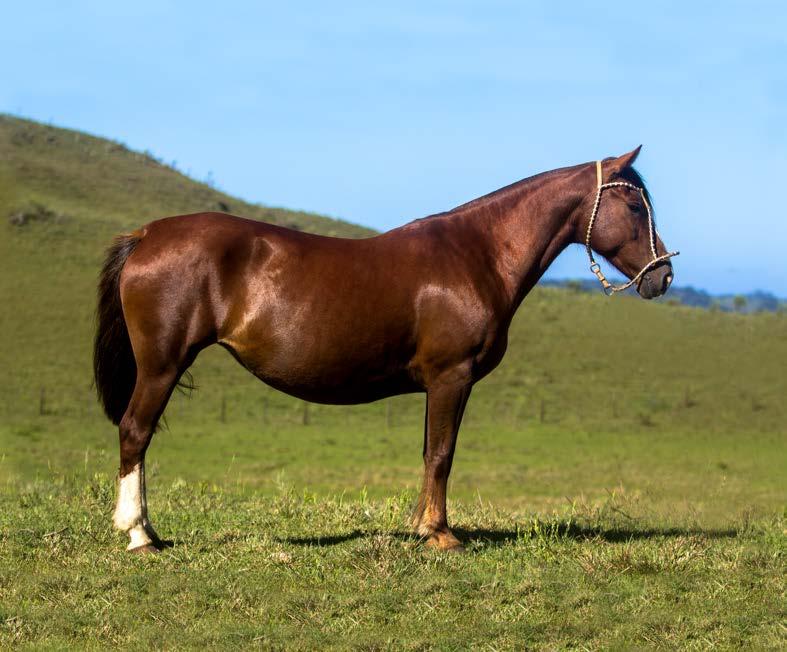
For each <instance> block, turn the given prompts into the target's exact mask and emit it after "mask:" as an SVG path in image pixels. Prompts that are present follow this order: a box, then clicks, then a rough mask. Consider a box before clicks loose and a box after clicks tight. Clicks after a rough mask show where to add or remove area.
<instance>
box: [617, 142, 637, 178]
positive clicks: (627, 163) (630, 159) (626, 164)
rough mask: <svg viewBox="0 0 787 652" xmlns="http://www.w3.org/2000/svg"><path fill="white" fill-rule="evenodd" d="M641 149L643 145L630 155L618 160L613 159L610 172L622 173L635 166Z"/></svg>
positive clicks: (619, 157)
mask: <svg viewBox="0 0 787 652" xmlns="http://www.w3.org/2000/svg"><path fill="white" fill-rule="evenodd" d="M641 149H642V145H639V146H638V147H636V148H634V149H632V150H631V151H630V152H629V153H628V154H623V156H618V157H617V158H616V159H613V160H612V162H611V163H610V166H609V169H610V172H613V173H615V172H622V171H623V170H625V169H626V168H630V167H631V166H632V165H634V161H636V160H637V156H639V151H640V150H641Z"/></svg>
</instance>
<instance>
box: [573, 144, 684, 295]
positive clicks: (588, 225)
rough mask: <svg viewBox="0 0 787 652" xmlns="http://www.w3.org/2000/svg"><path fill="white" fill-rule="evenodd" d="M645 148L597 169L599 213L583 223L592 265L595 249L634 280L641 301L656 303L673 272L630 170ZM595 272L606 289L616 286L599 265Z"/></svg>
mask: <svg viewBox="0 0 787 652" xmlns="http://www.w3.org/2000/svg"><path fill="white" fill-rule="evenodd" d="M641 147H642V146H641V145H640V147H637V148H636V149H635V150H633V151H631V152H629V153H628V154H624V155H623V156H619V157H618V158H611V159H604V161H602V162H601V163H600V165H599V164H597V165H596V185H597V194H596V196H595V197H596V199H595V203H596V206H595V211H594V209H591V212H590V214H589V215H588V216H587V217H585V219H584V220H583V221H581V222H580V224H582V234H581V236H582V240H583V242H584V243H585V245H586V247H587V248H588V256H589V257H590V260H591V262H594V260H593V255H592V251H591V247H592V250H593V251H596V252H598V253H599V254H601V255H602V256H604V258H606V259H607V260H608V261H609V262H610V263H612V264H613V265H614V266H615V267H616V268H617V269H618V270H619V271H620V272H622V273H623V274H625V275H626V276H627V277H628V278H629V279H631V280H633V284H634V285H636V288H637V292H639V294H640V296H641V297H643V298H645V299H653V298H655V297H658V296H661V295H662V294H664V293H665V292H666V291H667V288H669V286H670V283H672V278H673V272H672V264H671V263H670V261H669V255H670V254H668V252H667V249H666V248H665V247H664V243H663V242H662V241H661V238H660V237H659V235H658V233H657V232H656V226H655V224H654V222H653V215H652V208H651V204H650V196H649V195H648V191H647V189H646V188H645V185H644V183H643V181H642V177H640V176H639V174H638V173H637V171H636V170H635V169H634V168H633V167H632V165H633V163H634V160H635V159H636V158H637V155H638V154H639V151H640V148H641ZM583 203H584V202H583ZM591 269H592V271H594V272H595V273H596V275H597V276H598V277H599V280H601V282H602V284H603V285H604V289H605V291H607V290H609V289H611V288H612V286H611V285H610V284H609V283H608V282H607V281H606V279H605V278H604V276H603V273H601V272H600V271H599V268H598V266H596V265H594V267H591Z"/></svg>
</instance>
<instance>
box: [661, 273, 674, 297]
mask: <svg viewBox="0 0 787 652" xmlns="http://www.w3.org/2000/svg"><path fill="white" fill-rule="evenodd" d="M671 284H672V272H668V273H667V274H665V275H664V287H663V288H662V290H663V291H664V292H666V291H667V288H668V287H669V286H670V285H671Z"/></svg>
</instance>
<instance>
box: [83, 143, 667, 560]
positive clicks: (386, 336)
mask: <svg viewBox="0 0 787 652" xmlns="http://www.w3.org/2000/svg"><path fill="white" fill-rule="evenodd" d="M638 153H639V148H637V149H636V150H634V151H632V152H630V153H628V154H625V155H623V156H620V157H618V158H608V159H604V161H602V162H601V163H600V164H596V163H586V164H583V165H577V166H574V167H568V168H562V169H559V170H553V171H551V172H545V173H543V174H538V175H536V176H534V177H531V178H529V179H525V180H523V181H520V182H518V183H514V184H512V185H510V186H507V187H505V188H502V189H500V190H497V191H496V192H493V193H491V194H489V195H486V196H484V197H481V198H480V199H476V200H474V201H471V202H470V203H468V204H464V205H463V206H459V207H458V208H455V209H454V210H452V211H449V212H447V213H441V214H438V215H433V216H431V217H428V218H425V219H420V220H416V221H414V222H411V223H409V224H406V225H404V226H402V227H400V228H397V229H393V230H392V231H389V232H387V233H383V234H381V235H378V236H374V237H370V238H366V239H361V240H352V239H344V238H330V237H322V236H318V235H312V234H308V233H303V232H299V231H294V230H290V229H286V228H282V227H280V226H274V225H272V224H265V223H262V222H257V221H253V220H247V219H242V218H239V217H233V216H231V215H225V214H221V213H197V214H194V215H181V216H177V217H169V218H166V219H161V220H157V221H155V222H151V223H150V224H147V225H146V226H143V227H142V228H140V229H138V230H137V231H135V232H133V233H131V234H128V235H122V236H119V237H118V238H117V239H116V241H115V244H114V245H113V246H112V247H111V248H110V249H109V252H108V256H107V259H106V262H105V264H104V268H103V272H102V274H101V279H100V284H99V293H98V295H99V303H98V332H97V334H96V340H95V356H94V371H95V379H96V387H97V390H98V395H99V398H100V400H101V401H102V403H103V406H104V409H105V411H106V413H107V415H108V416H109V418H110V419H111V420H112V422H113V423H114V424H117V425H119V430H120V476H119V483H118V502H117V509H116V510H115V514H114V524H115V527H117V528H118V529H120V530H122V531H124V532H127V533H128V535H129V537H130V543H129V545H128V549H129V550H135V551H146V552H154V551H156V550H157V549H160V548H161V546H162V545H163V544H162V541H161V540H160V539H159V538H158V536H157V535H156V532H155V530H154V529H153V527H152V526H151V524H150V521H149V520H148V511H147V500H146V496H145V451H146V450H147V448H148V445H149V444H150V440H151V437H152V436H153V433H154V431H155V428H156V424H157V421H158V419H159V417H160V416H161V414H162V412H163V411H164V407H165V406H166V404H167V401H168V399H169V397H170V395H171V394H172V391H173V389H174V388H175V386H176V385H177V384H178V382H179V380H180V377H181V375H182V374H183V373H184V372H185V371H186V370H187V369H188V367H189V366H190V365H191V364H192V362H193V361H194V359H195V357H196V356H197V354H198V353H199V352H200V351H201V350H202V349H204V348H205V347H207V346H209V345H211V344H216V343H218V344H220V345H221V346H223V347H225V348H226V349H228V350H229V351H230V352H231V353H232V355H233V356H234V357H235V358H236V359H237V360H238V362H240V363H241V364H242V365H243V366H244V367H246V368H247V369H248V370H249V371H251V373H253V374H254V375H255V376H257V377H258V378H259V379H260V380H262V381H263V382H265V383H267V384H268V385H270V386H272V387H275V388H276V389H279V390H281V391H283V392H286V393H287V394H290V395H292V396H296V397H298V398H301V399H304V400H307V401H315V402H319V403H331V404H356V403H365V402H369V401H375V400H377V399H381V398H383V397H387V396H393V395H396V394H403V393H409V392H425V393H426V424H425V433H424V447H423V458H424V477H423V486H422V489H421V493H420V497H419V499H418V503H417V507H416V510H415V514H414V517H413V526H414V528H415V530H416V532H417V533H418V534H419V535H420V536H422V537H424V538H425V540H426V542H427V544H428V545H432V546H436V547H438V548H441V549H452V548H457V549H461V544H460V542H459V540H458V539H457V538H456V537H455V536H454V535H453V533H452V532H451V530H450V529H449V527H448V519H447V515H446V482H447V480H448V474H449V473H450V471H451V462H452V458H453V455H454V448H455V446H456V437H457V432H458V430H459V425H460V423H461V420H462V413H463V411H464V408H465V404H466V403H467V399H468V397H469V396H470V391H471V389H472V387H473V385H474V383H476V382H477V381H478V380H480V379H481V378H483V377H484V376H486V375H487V374H488V373H489V372H490V371H492V370H493V369H494V368H495V367H496V366H497V365H498V364H499V363H500V360H501V359H502V357H503V354H504V353H505V350H506V345H507V336H508V328H509V325H510V324H511V319H512V318H513V316H514V313H515V311H516V310H517V308H518V307H519V304H520V303H521V302H522V299H523V298H524V297H525V295H526V294H527V293H528V292H529V291H530V290H531V288H532V287H533V286H534V285H535V284H536V283H537V282H538V280H539V279H540V278H541V276H542V274H543V273H544V272H545V271H546V269H547V267H549V265H550V263H551V262H552V261H553V260H554V259H555V258H556V257H557V255H558V254H559V253H560V252H561V251H563V250H564V249H565V248H566V247H567V246H568V245H569V244H570V243H574V242H578V243H584V242H585V237H586V236H587V239H588V241H589V244H591V245H592V249H593V250H594V251H596V252H598V253H599V254H601V255H602V256H604V257H605V258H606V259H607V260H609V261H610V262H611V263H612V264H613V265H614V266H615V267H616V268H617V269H618V270H620V272H622V273H623V274H625V275H626V276H628V277H629V278H630V279H631V278H634V279H636V280H637V283H636V285H637V290H638V292H639V294H640V295H641V296H643V297H644V298H646V299H650V298H653V297H656V296H659V295H661V294H663V293H664V292H665V291H666V290H667V288H668V286H669V284H670V282H671V280H672V266H671V264H670V263H669V261H668V260H666V257H668V256H669V255H670V254H667V253H666V250H665V248H664V245H663V243H662V242H661V240H660V239H659V237H658V234H655V229H654V228H653V225H652V221H650V220H651V217H650V207H649V203H648V202H646V191H645V190H644V188H643V189H642V191H641V192H639V189H640V188H641V187H642V180H641V178H640V177H639V175H638V174H637V172H636V171H635V170H634V169H633V168H632V163H633V162H634V159H635V158H636V156H637V154H638ZM616 181H617V182H620V183H618V184H617V185H613V186H611V187H606V188H605V189H606V190H607V192H606V193H604V198H603V201H602V200H601V189H602V188H601V186H602V182H603V183H604V184H609V183H613V184H614V182H616ZM596 195H598V200H597V201H595V203H594V199H596ZM591 215H593V217H594V218H595V223H592V221H591ZM594 224H595V226H594ZM591 230H592V238H591V233H590V232H591ZM649 231H650V233H649ZM654 234H655V235H654ZM588 252H589V254H590V253H591V251H590V247H589V248H588ZM591 255H592V254H591ZM665 255H666V257H665ZM657 256H659V258H657ZM638 272H639V273H640V274H639V275H637V274H638Z"/></svg>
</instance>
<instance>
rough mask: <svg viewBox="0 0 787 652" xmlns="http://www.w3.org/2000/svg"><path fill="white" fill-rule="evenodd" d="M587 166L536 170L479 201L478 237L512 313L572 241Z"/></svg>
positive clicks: (588, 191) (588, 189) (587, 181)
mask: <svg viewBox="0 0 787 652" xmlns="http://www.w3.org/2000/svg"><path fill="white" fill-rule="evenodd" d="M586 167H587V166H577V167H576V168H567V169H565V170H559V171H555V172H552V173H548V174H544V175H539V176H537V177H533V178H532V179H529V180H526V181H523V182H522V183H521V184H517V185H516V186H513V187H512V189H511V190H509V191H508V192H506V194H505V195H504V196H502V197H501V198H500V199H499V200H497V201H495V202H490V203H489V204H487V205H485V206H479V208H478V211H477V212H478V214H477V215H476V216H474V219H475V220H476V223H477V224H478V225H479V226H481V228H480V237H482V238H484V239H485V240H486V246H487V247H488V248H489V249H490V250H491V251H492V260H493V261H494V262H493V264H494V266H495V271H496V273H497V274H498V275H499V277H500V279H501V281H502V283H503V286H504V288H505V292H506V295H507V296H508V299H509V301H510V304H511V310H512V312H513V311H514V310H516V309H517V308H518V307H519V304H520V303H521V302H522V299H523V298H524V297H525V295H526V294H527V293H528V292H529V291H530V290H531V289H532V288H533V286H534V285H535V284H536V283H537V282H538V280H539V279H540V278H541V276H542V275H543V274H544V272H545V271H546V270H547V268H548V267H549V266H550V265H551V264H552V262H553V261H554V260H555V258H557V256H558V255H559V254H560V253H561V252H562V251H563V250H564V249H565V248H566V247H567V246H568V245H569V244H571V243H572V242H576V241H577V239H576V231H577V229H576V223H575V219H574V216H575V213H576V212H577V211H578V210H579V209H580V207H581V206H582V205H584V204H585V203H587V201H589V200H590V201H592V198H590V197H589V196H590V195H592V192H593V188H592V186H591V184H592V179H591V174H590V173H588V172H587V170H586V169H585V168H586Z"/></svg>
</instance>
